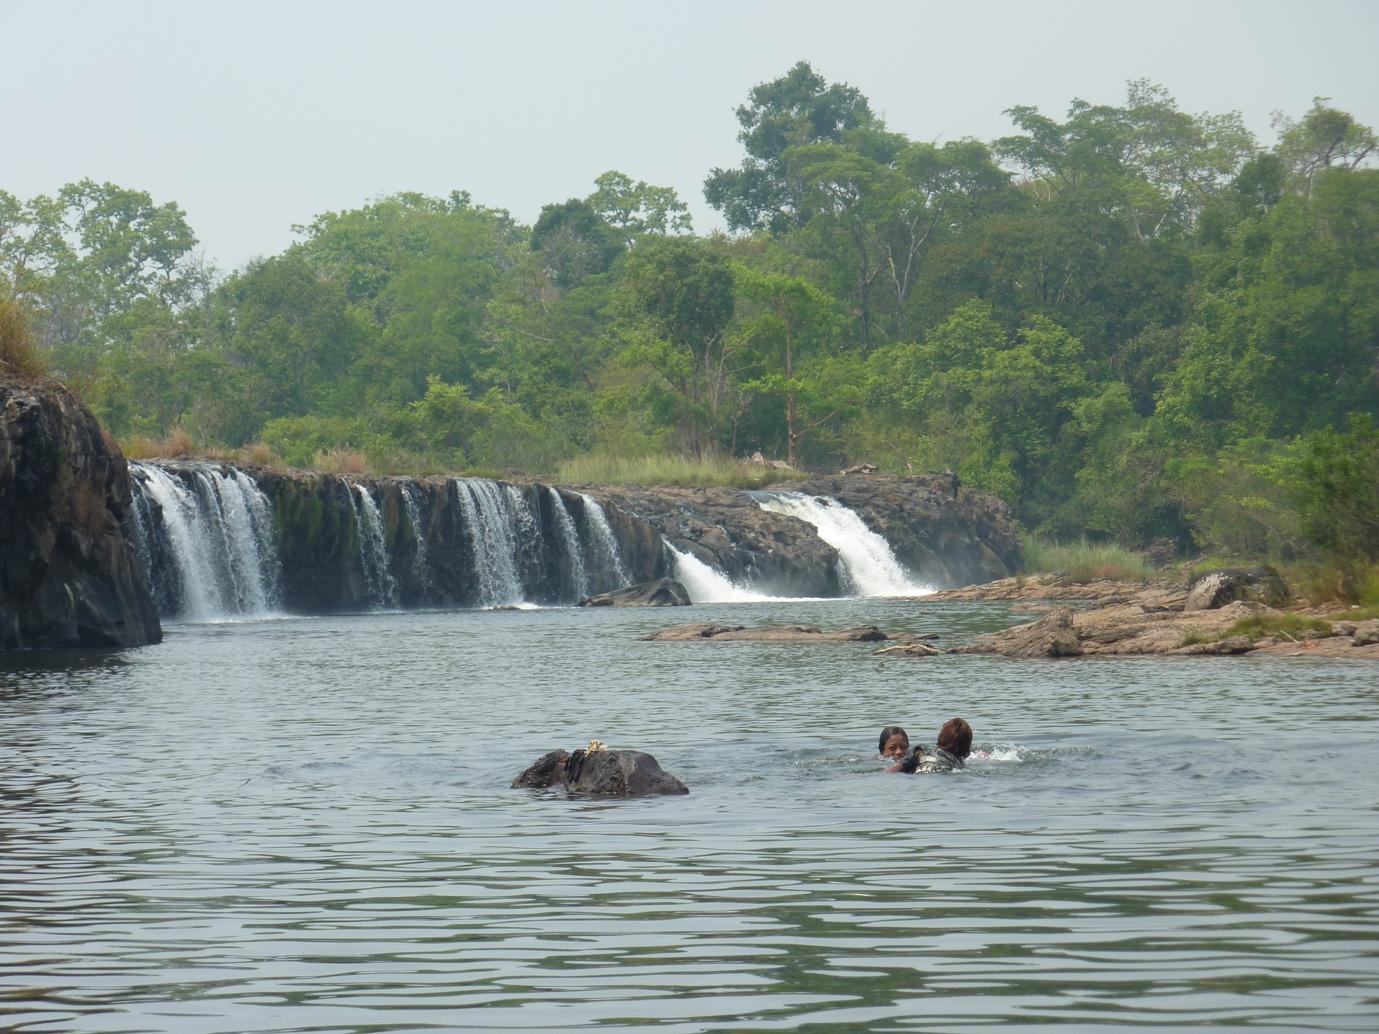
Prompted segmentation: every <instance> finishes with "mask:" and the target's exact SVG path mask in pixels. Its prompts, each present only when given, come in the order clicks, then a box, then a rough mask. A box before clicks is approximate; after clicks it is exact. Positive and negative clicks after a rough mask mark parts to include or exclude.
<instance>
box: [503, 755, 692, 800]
mask: <svg viewBox="0 0 1379 1034" xmlns="http://www.w3.org/2000/svg"><path fill="white" fill-rule="evenodd" d="M512 785H513V786H514V787H519V788H526V789H547V788H549V787H553V786H563V787H565V788H566V789H567V790H569V791H570V792H571V793H576V794H580V795H588V796H595V797H646V796H652V795H656V794H687V793H689V788H688V787H687V786H685V784H684V783H682V782H680V780H678V779H676V778H675V777H674V776H673V775H671V774H670V773H669V772H666V771H664V770H663V769H662V768H661V766H660V764H659V763H658V762H657V761H656V759H655V758H654V757H652V756H651V755H650V754H645V753H643V752H642V751H640V750H611V749H605V750H599V751H596V752H595V753H592V754H586V753H584V752H583V751H576V752H575V753H574V754H573V755H572V754H569V753H567V752H566V751H563V750H553V751H550V752H549V753H546V754H543V755H541V757H539V758H537V759H536V761H535V762H533V763H532V764H531V766H530V767H529V768H527V769H526V771H524V772H523V773H522V774H521V775H519V776H518V777H517V778H516V779H514V780H513V781H512Z"/></svg>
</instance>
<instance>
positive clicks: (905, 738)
mask: <svg viewBox="0 0 1379 1034" xmlns="http://www.w3.org/2000/svg"><path fill="white" fill-rule="evenodd" d="M909 750H910V736H909V733H907V732H906V731H905V730H904V729H902V728H901V727H900V726H898V725H888V726H886V727H885V728H884V729H882V730H881V738H880V739H879V740H877V741H876V752H877V753H878V754H880V755H881V756H882V757H883V758H903V757H904V756H905V755H906V754H907V753H909Z"/></svg>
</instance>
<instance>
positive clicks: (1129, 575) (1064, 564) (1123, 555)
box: [1024, 536, 1153, 583]
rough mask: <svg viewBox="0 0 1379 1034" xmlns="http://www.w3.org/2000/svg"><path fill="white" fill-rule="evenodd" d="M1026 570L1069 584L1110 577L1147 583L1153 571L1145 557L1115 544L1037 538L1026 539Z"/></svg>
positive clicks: (1083, 540) (1117, 579)
mask: <svg viewBox="0 0 1379 1034" xmlns="http://www.w3.org/2000/svg"><path fill="white" fill-rule="evenodd" d="M1024 547H1025V548H1024V553H1025V571H1026V573H1028V574H1054V573H1057V574H1061V575H1064V576H1065V577H1067V578H1068V580H1069V581H1073V582H1078V583H1086V582H1091V581H1096V580H1097V579H1102V578H1109V579H1112V580H1115V581H1126V582H1143V581H1146V580H1148V579H1149V578H1150V576H1151V575H1152V574H1153V569H1152V568H1151V567H1150V566H1149V564H1148V563H1147V562H1146V561H1145V559H1144V557H1142V556H1139V555H1138V554H1136V553H1133V552H1131V551H1130V550H1128V549H1126V548H1125V547H1123V546H1118V545H1116V544H1115V543H1113V542H1089V541H1088V540H1087V539H1085V538H1084V539H1081V540H1079V541H1076V542H1061V543H1060V542H1051V541H1048V540H1046V539H1042V538H1039V537H1037V536H1030V537H1026V539H1025V543H1024Z"/></svg>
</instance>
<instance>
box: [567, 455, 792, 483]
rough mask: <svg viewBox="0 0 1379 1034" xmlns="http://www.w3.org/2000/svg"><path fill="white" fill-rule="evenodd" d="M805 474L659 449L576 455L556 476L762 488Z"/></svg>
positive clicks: (577, 479)
mask: <svg viewBox="0 0 1379 1034" xmlns="http://www.w3.org/2000/svg"><path fill="white" fill-rule="evenodd" d="M803 477H805V474H804V473H802V472H801V471H798V470H789V469H781V468H779V467H769V466H763V465H762V464H760V463H747V462H743V461H742V460H736V459H729V458H728V457H724V456H707V457H703V458H700V459H694V458H691V457H688V456H677V455H674V454H671V453H661V454H657V455H652V456H609V455H607V454H603V453H599V454H593V455H588V456H577V457H575V458H574V459H569V460H566V461H564V462H563V463H561V464H560V466H559V467H558V468H557V469H556V480H557V481H559V482H562V483H565V484H604V485H678V486H681V487H687V488H709V487H725V488H761V487H763V486H765V485H771V484H777V483H779V482H781V481H791V480H797V479H799V478H803Z"/></svg>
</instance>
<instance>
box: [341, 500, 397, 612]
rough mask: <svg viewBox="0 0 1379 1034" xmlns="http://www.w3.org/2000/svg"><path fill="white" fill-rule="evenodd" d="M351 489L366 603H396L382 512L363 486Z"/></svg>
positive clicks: (392, 605) (379, 604)
mask: <svg viewBox="0 0 1379 1034" xmlns="http://www.w3.org/2000/svg"><path fill="white" fill-rule="evenodd" d="M350 487H351V488H352V489H354V499H353V500H352V502H353V503H354V526H355V530H356V531H357V532H358V533H359V564H360V566H361V567H362V568H363V569H364V593H365V595H366V596H368V598H369V604H370V606H374V607H395V606H397V579H395V578H394V577H393V572H392V571H391V569H390V567H389V563H388V544H387V542H386V540H385V539H384V535H383V514H381V513H380V512H379V510H378V504H377V503H376V502H374V499H373V496H372V495H370V494H369V490H368V489H367V488H365V487H364V486H363V485H357V484H351V485H350Z"/></svg>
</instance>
